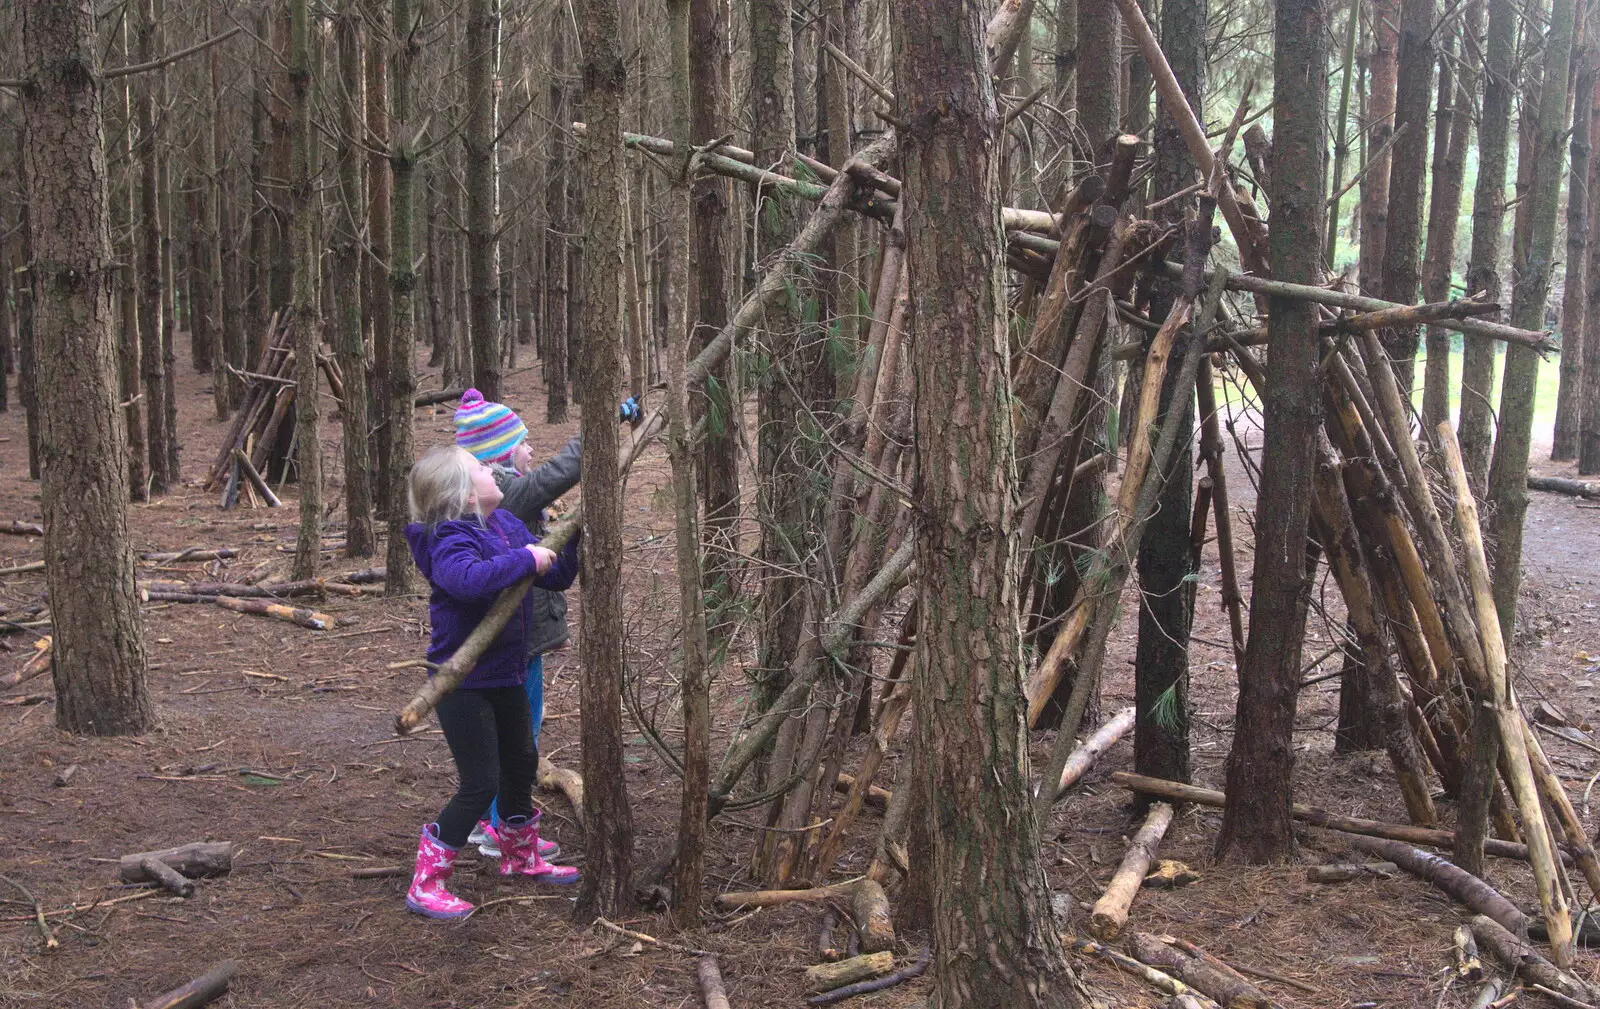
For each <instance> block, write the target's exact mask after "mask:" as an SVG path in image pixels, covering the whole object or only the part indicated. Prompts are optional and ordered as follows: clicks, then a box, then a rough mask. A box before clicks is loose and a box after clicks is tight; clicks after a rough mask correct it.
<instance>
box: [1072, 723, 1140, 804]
mask: <svg viewBox="0 0 1600 1009" xmlns="http://www.w3.org/2000/svg"><path fill="white" fill-rule="evenodd" d="M1133 722H1134V709H1133V708H1131V707H1128V708H1123V709H1122V710H1121V711H1119V712H1117V713H1116V714H1115V715H1112V716H1111V718H1110V720H1109V721H1107V722H1106V723H1105V724H1104V725H1102V726H1100V728H1098V729H1096V730H1095V731H1094V734H1093V735H1092V736H1090V737H1089V738H1088V739H1085V740H1084V741H1083V744H1082V745H1081V746H1079V747H1078V748H1077V749H1076V750H1073V751H1072V754H1071V755H1070V756H1068V757H1067V763H1066V766H1065V767H1063V768H1062V769H1061V784H1060V786H1059V787H1058V788H1057V790H1056V798H1058V799H1059V798H1060V797H1061V793H1063V792H1065V791H1066V790H1067V789H1069V788H1071V787H1072V786H1073V785H1076V784H1077V783H1078V782H1079V781H1081V780H1082V779H1083V776H1084V775H1085V774H1088V773H1089V768H1091V767H1093V766H1094V763H1095V761H1097V760H1099V759H1100V758H1101V757H1103V756H1105V753H1106V751H1107V750H1109V749H1111V747H1113V746H1115V745H1116V743H1117V741H1118V740H1119V739H1121V738H1122V737H1123V736H1126V735H1127V734H1128V730H1130V729H1132V728H1133Z"/></svg>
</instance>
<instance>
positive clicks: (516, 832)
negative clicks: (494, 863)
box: [496, 812, 578, 884]
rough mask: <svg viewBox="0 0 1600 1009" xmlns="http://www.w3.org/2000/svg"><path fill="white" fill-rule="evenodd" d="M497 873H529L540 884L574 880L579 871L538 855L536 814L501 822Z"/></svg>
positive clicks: (522, 874) (573, 881)
mask: <svg viewBox="0 0 1600 1009" xmlns="http://www.w3.org/2000/svg"><path fill="white" fill-rule="evenodd" d="M496 833H497V834H498V835H499V838H500V875H502V876H532V877H533V878H534V879H536V880H538V881H539V882H541V883H560V884H565V883H576V882H577V881H578V870H577V869H574V868H573V867H572V866H570V865H551V864H550V863H549V862H546V861H545V860H544V858H543V856H541V855H540V854H539V814H538V813H537V812H536V813H534V814H533V816H531V817H521V816H514V817H511V818H510V819H508V820H502V821H501V822H500V829H499V830H498V831H496Z"/></svg>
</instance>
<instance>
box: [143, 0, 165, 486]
mask: <svg viewBox="0 0 1600 1009" xmlns="http://www.w3.org/2000/svg"><path fill="white" fill-rule="evenodd" d="M158 34H159V26H158V25H157V24H156V13H155V0H139V5H138V7H137V20H136V21H135V22H134V37H135V38H136V39H137V42H138V45H137V48H136V58H137V59H138V60H139V62H141V63H144V62H148V61H150V60H153V59H155V57H156V48H157V47H158V45H159V41H158V38H157V36H158ZM137 86H138V94H139V100H138V106H139V111H138V117H139V141H138V159H139V212H140V214H141V217H140V228H139V238H140V247H139V373H140V376H141V377H142V378H143V379H144V402H145V414H146V416H147V417H148V418H149V422H150V423H149V427H148V428H147V433H148V437H147V439H146V442H145V445H146V448H147V449H148V450H149V459H150V492H151V493H152V494H165V493H166V492H167V488H168V484H169V482H170V477H169V475H168V472H169V471H168V467H167V442H168V441H169V440H170V439H171V435H170V433H169V432H168V431H167V406H166V404H167V389H166V382H165V376H164V368H163V363H162V357H161V315H162V291H161V225H162V221H161V201H160V198H159V191H160V182H161V156H160V144H159V143H158V137H157V135H156V89H157V87H158V86H159V85H158V79H157V76H156V75H154V74H144V75H141V77H140V78H139V80H138V82H137Z"/></svg>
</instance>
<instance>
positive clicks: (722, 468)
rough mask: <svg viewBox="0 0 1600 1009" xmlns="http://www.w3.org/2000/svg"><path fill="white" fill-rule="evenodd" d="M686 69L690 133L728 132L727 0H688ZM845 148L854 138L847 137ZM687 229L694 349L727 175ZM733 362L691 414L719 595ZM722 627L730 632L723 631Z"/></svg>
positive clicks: (713, 302)
mask: <svg viewBox="0 0 1600 1009" xmlns="http://www.w3.org/2000/svg"><path fill="white" fill-rule="evenodd" d="M689 19H690V34H689V69H690V73H691V74H692V75H693V77H694V83H693V86H692V88H691V91H690V103H691V109H690V118H691V123H690V136H691V138H695V137H698V138H700V139H701V141H702V142H704V141H705V140H709V139H712V138H715V137H720V136H723V135H725V134H726V133H727V132H728V130H729V126H728V124H729V122H730V121H731V119H732V115H733V113H732V109H731V100H732V99H731V94H730V90H731V84H730V79H731V76H732V67H731V66H730V65H729V55H728V51H727V41H728V31H729V25H728V21H729V12H728V6H727V3H726V0H690V4H689ZM844 144H845V147H846V151H847V152H848V148H849V141H848V139H846V140H845V141H844ZM691 198H692V199H693V210H694V212H693V214H692V215H691V223H690V229H691V232H692V236H693V237H692V241H693V242H694V255H693V257H692V258H691V261H690V264H689V271H690V276H691V278H692V280H691V283H692V284H693V285H694V287H695V297H696V312H695V317H694V322H695V329H694V348H693V349H694V352H695V353H697V354H698V353H699V352H700V351H702V350H704V349H705V346H706V344H708V343H709V342H711V341H712V340H713V339H715V338H716V335H717V333H719V332H721V330H722V327H723V326H724V325H726V324H727V321H728V297H729V279H730V278H729V276H728V258H729V257H728V252H729V250H728V249H727V248H726V247H725V246H724V241H725V239H724V234H725V230H726V228H727V226H728V216H729V201H730V198H731V192H730V188H729V184H728V182H727V180H725V179H721V178H718V177H716V176H713V175H705V176H702V177H700V178H698V179H696V180H695V181H694V183H693V188H692V190H691ZM733 377H734V376H733V368H732V364H731V362H730V361H729V360H727V359H724V360H723V361H722V362H720V363H719V364H718V365H717V367H716V368H714V369H713V370H712V372H711V374H710V375H708V376H707V380H706V383H705V385H704V387H703V388H704V391H703V392H700V391H699V390H697V391H696V393H695V394H694V395H693V398H692V399H691V401H690V408H691V410H692V411H693V419H694V420H695V421H696V422H698V421H699V419H700V418H701V417H704V418H705V421H706V424H705V436H704V438H703V439H702V440H701V443H700V445H701V449H700V461H699V466H698V467H697V470H696V475H697V476H698V477H699V481H700V498H701V501H702V503H703V505H704V507H705V526H704V529H703V536H704V537H705V541H706V561H707V566H706V571H705V583H706V587H707V588H708V589H709V590H710V591H711V592H712V593H714V595H713V598H714V599H716V600H726V599H728V598H729V597H731V596H732V594H733V584H732V582H733V579H734V578H735V577H736V573H737V569H738V568H737V560H736V555H737V547H738V525H739V435H738V432H739V425H740V420H741V418H740V417H739V405H738V404H737V402H736V399H735V395H734V389H733ZM723 633H726V632H725V631H724V632H723Z"/></svg>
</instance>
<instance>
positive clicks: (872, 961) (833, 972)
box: [806, 950, 894, 992]
mask: <svg viewBox="0 0 1600 1009" xmlns="http://www.w3.org/2000/svg"><path fill="white" fill-rule="evenodd" d="M892 970H894V954H893V953H890V952H889V951H887V950H883V951H880V952H877V953H863V954H861V955H860V956H853V957H851V958H850V959H848V960H840V961H838V962H837V963H819V964H815V965H813V966H810V967H807V968H806V990H807V991H811V992H824V991H832V990H833V989H835V988H842V987H844V986H845V985H847V984H855V983H856V982H857V981H867V980H870V979H872V978H875V977H882V976H883V975H884V974H887V973H889V972H890V971H892Z"/></svg>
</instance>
